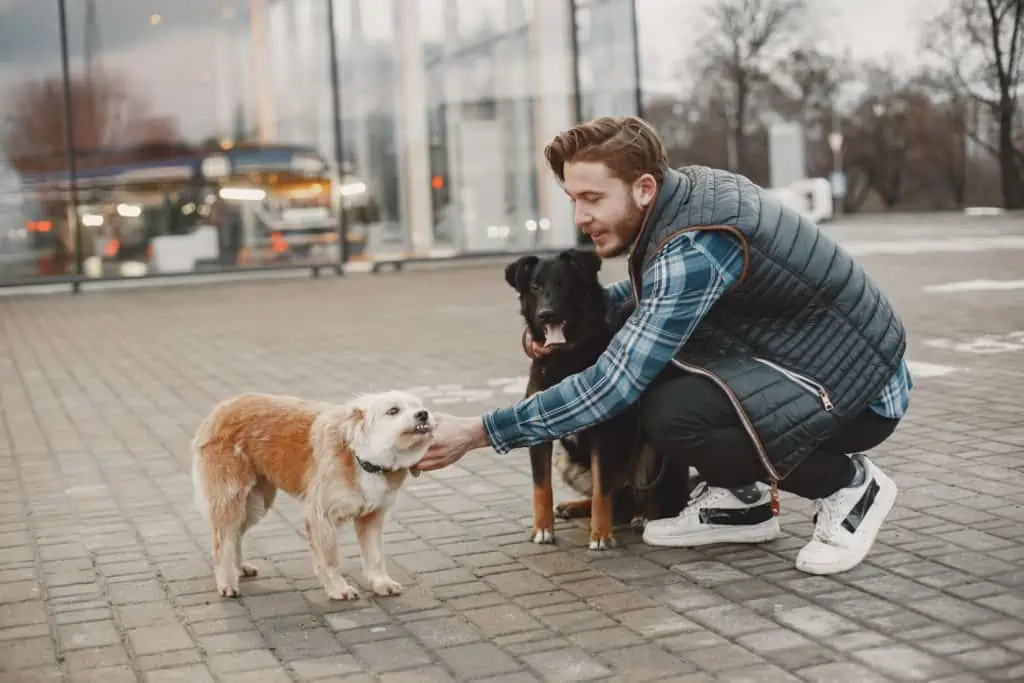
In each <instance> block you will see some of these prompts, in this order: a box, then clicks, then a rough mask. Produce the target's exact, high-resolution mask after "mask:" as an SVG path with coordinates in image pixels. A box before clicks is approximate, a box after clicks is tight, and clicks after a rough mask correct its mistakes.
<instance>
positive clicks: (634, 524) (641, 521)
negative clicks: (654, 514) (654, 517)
mask: <svg viewBox="0 0 1024 683" xmlns="http://www.w3.org/2000/svg"><path fill="white" fill-rule="evenodd" d="M647 521H648V520H647V518H646V517H643V516H641V515H637V516H636V517H634V518H633V519H631V520H629V526H630V528H632V529H633V530H634V531H643V530H644V529H645V528H646V527H647Z"/></svg>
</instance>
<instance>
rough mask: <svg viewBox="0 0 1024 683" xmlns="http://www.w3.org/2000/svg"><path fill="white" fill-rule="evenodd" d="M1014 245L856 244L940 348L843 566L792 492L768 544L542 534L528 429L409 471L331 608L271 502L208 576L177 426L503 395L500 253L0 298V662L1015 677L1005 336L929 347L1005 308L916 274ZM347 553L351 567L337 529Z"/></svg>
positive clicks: (59, 673)
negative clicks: (486, 448)
mask: <svg viewBox="0 0 1024 683" xmlns="http://www.w3.org/2000/svg"><path fill="white" fill-rule="evenodd" d="M1019 261H1020V259H1019V254H1014V253H1013V252H1007V253H1000V252H988V253H985V254H979V255H976V256H975V257H973V259H972V260H971V261H970V262H966V261H965V259H963V258H961V257H958V256H954V255H950V254H939V255H933V256H929V257H928V258H927V259H911V260H910V261H908V260H907V259H906V258H905V257H885V256H879V257H871V258H870V259H869V267H870V269H871V270H872V272H875V273H877V274H878V276H879V277H880V278H881V279H882V280H883V281H884V282H885V283H886V285H887V286H889V287H891V288H892V291H893V292H894V295H895V298H896V300H897V302H898V304H899V305H900V307H901V310H903V311H904V313H905V314H906V317H907V320H908V323H909V326H910V329H911V332H912V334H913V335H914V336H913V339H912V343H911V354H912V355H911V357H912V359H914V360H918V361H926V362H930V363H934V364H945V365H947V366H950V367H953V366H956V367H957V371H956V372H953V373H952V374H949V375H946V376H939V377H923V378H919V379H918V386H917V389H916V390H915V395H914V405H913V408H912V412H911V415H910V417H909V418H908V420H907V422H906V423H905V424H904V425H903V426H902V427H901V428H900V430H899V431H898V433H897V435H896V436H895V437H894V438H893V440H892V441H891V442H890V443H888V444H886V445H884V446H883V447H881V448H880V449H878V451H877V458H878V460H879V461H880V463H881V464H882V466H883V467H885V468H886V469H887V470H888V471H890V472H891V473H892V474H893V475H894V478H895V479H896V480H897V482H898V483H899V484H900V486H901V489H902V494H901V496H900V498H899V499H898V501H897V507H896V509H895V511H894V514H893V516H892V518H891V523H890V524H889V525H888V526H887V527H886V528H885V529H884V530H883V532H882V534H881V536H880V539H879V542H878V543H877V544H876V547H875V549H874V551H873V552H872V554H871V555H870V556H869V558H868V560H867V562H866V563H865V564H863V565H862V566H861V567H859V568H857V569H856V570H855V571H853V572H850V573H848V574H846V575H843V576H839V577H834V578H821V577H810V576H807V575H803V574H800V573H799V572H797V571H796V570H795V569H794V568H793V564H792V563H793V559H794V557H795V554H796V552H797V550H798V549H799V547H800V546H801V544H802V543H803V542H804V541H805V539H806V538H808V536H809V534H810V530H811V521H810V517H809V511H810V506H809V504H806V503H805V502H803V501H797V500H794V499H791V498H789V497H786V496H784V497H783V518H782V522H783V528H784V531H785V532H786V533H787V535H786V536H784V537H783V538H782V539H780V540H778V541H776V542H773V543H771V544H768V545H765V546H763V547H757V548H744V547H736V546H722V547H715V548H707V549H703V550H659V549H652V548H646V547H644V546H643V545H642V544H641V543H640V542H639V539H638V537H637V536H636V535H635V534H631V533H630V532H629V531H625V530H624V531H620V532H619V534H618V538H619V542H620V544H621V546H620V547H619V548H617V549H614V550H610V551H606V552H604V553H597V552H592V551H589V550H587V549H586V534H585V531H584V529H583V527H582V526H580V525H577V524H573V523H561V526H560V528H559V529H558V533H559V545H558V546H556V547H549V546H536V545H533V544H531V543H529V542H528V541H527V539H528V531H529V515H530V504H529V490H530V484H529V467H528V461H527V458H526V457H525V453H513V454H509V455H507V456H504V457H498V456H496V455H495V454H493V453H489V452H488V453H483V452H480V453H479V454H474V455H471V456H469V457H468V458H467V459H466V460H464V461H463V463H462V464H461V465H460V466H456V467H452V468H450V469H448V470H445V471H443V472H440V473H435V474H432V475H425V476H423V477H421V478H420V479H418V480H416V481H415V482H414V483H413V484H412V486H411V488H410V489H409V490H408V495H407V496H406V497H405V500H404V503H403V504H402V505H401V507H400V509H399V510H398V511H397V512H396V514H395V516H394V517H393V519H392V520H391V521H390V522H389V524H388V526H387V537H386V543H387V553H388V558H389V563H390V566H391V567H393V568H394V574H395V576H396V578H397V579H398V580H400V581H402V582H403V583H404V584H405V586H406V592H405V593H404V594H403V595H402V596H399V597H394V598H365V597H364V598H363V599H362V600H361V601H359V602H358V603H354V604H348V603H331V602H329V601H328V600H326V598H325V596H324V594H323V591H322V589H321V588H320V587H319V585H318V584H317V581H316V579H315V578H314V576H313V574H312V570H311V567H310V563H309V559H308V555H307V552H306V544H305V541H304V540H303V538H302V537H301V536H300V535H299V533H298V528H299V527H298V519H299V514H298V513H299V508H298V506H297V505H296V504H295V503H294V502H293V501H291V500H288V499H287V498H284V499H282V498H280V497H279V499H278V500H279V501H281V503H280V504H279V506H278V508H277V512H275V513H274V514H272V515H270V516H268V518H267V519H266V520H265V521H264V522H263V523H261V524H260V525H259V526H258V527H257V528H256V529H255V530H254V531H253V532H251V533H250V535H249V537H248V538H249V541H248V545H247V554H248V556H249V557H250V559H252V560H253V562H254V563H255V564H257V565H258V567H259V568H260V570H261V576H260V577H259V578H257V579H254V580H248V581H246V582H244V583H243V588H242V590H243V595H244V597H243V598H242V599H241V600H224V599H220V598H218V597H217V596H216V594H215V592H214V585H213V578H212V572H211V567H210V563H209V535H208V531H207V529H206V527H205V525H204V523H203V522H202V521H201V519H200V517H199V515H198V513H197V512H196V511H195V509H194V508H193V504H192V498H191V488H190V483H189V480H188V476H187V470H188V467H187V445H188V442H189V440H190V438H191V434H192V431H193V430H194V428H195V425H196V423H197V421H198V420H199V419H200V417H201V416H202V414H203V413H205V411H206V410H208V408H209V407H210V406H211V404H212V403H213V402H214V401H216V400H219V399H220V398H222V397H224V396H226V395H228V394H230V393H233V392H237V391H242V390H251V389H258V390H272V391H280V392H293V393H298V394H302V395H305V396H312V397H320V398H325V399H343V398H344V397H346V396H347V395H348V394H349V393H350V392H354V391H360V390H374V389H383V388H389V387H411V386H421V387H430V388H429V389H420V390H421V391H424V392H425V393H426V394H427V395H428V396H429V397H430V398H431V400H432V401H434V402H435V405H436V407H437V408H439V409H446V410H451V411H452V412H459V413H463V414H469V413H470V412H471V411H472V412H478V411H480V410H483V409H486V408H489V407H492V406H498V405H501V404H502V403H503V402H505V401H508V400H510V399H512V398H514V396H512V395H511V393H508V392H514V391H516V390H517V389H516V387H515V383H514V382H513V381H512V378H516V377H518V376H521V375H522V374H523V373H524V369H525V366H526V363H525V360H524V359H523V358H522V356H521V354H520V351H519V347H518V339H517V335H518V331H519V329H520V326H519V322H518V320H517V318H516V315H517V312H516V304H515V302H514V300H513V298H512V294H511V291H510V290H508V289H507V287H506V285H505V284H504V282H503V281H502V277H501V272H500V266H491V267H483V268H467V269H454V270H447V271H437V272H420V273H412V272H407V273H406V274H404V275H400V276H390V275H389V276H384V277H380V278H372V277H370V276H361V277H352V278H350V279H348V280H346V281H339V280H337V279H333V278H331V279H321V280H315V281H314V280H283V281H276V282H258V283H241V284H238V283H236V284H220V285H201V286H184V287H174V288H167V289H142V290H134V291H118V292H93V293H86V294H85V295H82V296H80V297H77V298H75V297H71V296H68V295H53V296H38V297H33V296H28V297H17V298H7V299H0V329H2V334H0V406H2V410H3V418H4V419H3V421H2V422H0V680H2V681H5V682H6V681H11V682H12V683H15V682H17V683H30V682H35V681H70V682H74V683H79V682H83V683H84V682H86V681H95V682H102V683H122V681H147V682H150V683H171V682H183V683H203V682H207V681H220V682H222V683H233V682H235V681H245V682H246V683H260V682H264V681H265V682H268V683H270V682H273V683H276V682H278V681H281V682H284V681H321V680H322V681H328V680H329V681H338V682H341V683H357V682H363V681H382V682H387V683H399V682H402V681H416V682H422V683H430V682H432V681H452V680H458V681H470V680H473V681H491V682H492V683H499V682H500V683H520V682H525V681H536V680H542V681H586V680H615V681H677V682H679V683H684V682H685V683H702V682H707V681H723V682H733V683H740V682H742V681H757V682H758V683H771V682H773V681H812V682H818V681H820V682H827V683H840V682H842V681H856V682H857V683H863V682H867V681H886V680H893V681H899V680H911V681H913V680H919V681H930V682H936V683H937V682H940V681H942V682H946V683H952V682H953V681H957V682H961V681H1012V680H1021V679H1024V598H1022V597H1021V596H1022V595H1024V591H1022V585H1024V563H1022V559H1024V524H1022V521H1024V508H1022V503H1024V489H1022V486H1021V485H1022V483H1024V482H1022V476H1021V467H1022V462H1024V460H1022V449H1024V419H1022V417H1021V415H1022V411H1021V408H1020V401H1019V396H1020V386H1022V380H1024V351H1020V350H1018V351H1013V350H1011V351H1008V352H1004V353H993V354H988V355H979V354H967V353H963V352H958V351H956V350H955V348H951V346H950V344H947V345H946V346H945V347H943V346H942V345H941V344H940V345H935V344H934V343H933V344H931V345H929V344H926V343H925V342H926V341H927V340H929V339H934V338H940V337H941V338H945V339H948V340H954V341H955V340H963V339H968V338H972V337H974V336H978V334H980V333H991V334H997V333H1011V332H1013V331H1015V330H1024V304H1022V303H1021V302H1020V301H1019V299H1021V297H1020V296H1019V292H1017V293H1016V296H1015V293H1014V292H1012V291H1009V292H995V293H992V292H988V293H977V294H970V293H965V294H962V295H952V296H935V295H929V294H926V293H922V292H921V290H920V286H921V285H922V284H927V283H929V282H938V281H943V280H951V279H967V278H968V277H982V276H984V277H1006V278H1009V277H1017V278H1020V277H1021V271H1022V267H1021V266H1020V265H1019ZM929 267H930V268H934V269H936V270H928V268H929ZM972 269H973V271H972ZM612 270H615V268H613V269H612ZM967 271H972V272H971V273H968V274H967V275H965V276H964V277H963V278H960V277H959V274H960V273H961V272H967ZM954 273H955V274H957V277H955V278H954V277H953V274H954ZM502 378H505V379H504V380H502ZM965 379H967V380H969V381H964V380H965ZM505 382H507V383H505ZM455 385H457V386H455ZM506 386H511V388H509V389H507V391H506ZM567 495H568V494H567V493H566V492H565V491H564V490H559V491H558V492H557V493H556V497H558V498H559V499H564V498H565V497H566V496H567ZM342 549H343V557H344V567H343V568H344V569H345V570H346V571H347V573H348V574H347V575H349V576H352V577H353V578H355V579H356V580H357V581H359V577H358V574H357V573H355V572H354V570H356V569H357V568H358V558H357V555H356V547H355V545H354V539H353V534H352V533H351V532H350V531H347V532H345V533H344V534H343V535H342ZM364 595H365V591H364Z"/></svg>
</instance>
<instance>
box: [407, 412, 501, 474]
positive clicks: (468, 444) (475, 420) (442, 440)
mask: <svg viewBox="0 0 1024 683" xmlns="http://www.w3.org/2000/svg"><path fill="white" fill-rule="evenodd" d="M487 445H489V444H488V441H487V432H486V431H485V430H484V423H483V420H482V419H481V418H479V417H456V416H455V415H438V416H437V429H435V430H434V441H433V443H431V444H430V448H429V449H428V450H427V454H426V455H425V456H424V457H423V459H422V460H420V461H419V463H417V464H416V468H417V469H419V470H420V471H422V472H429V471H431V470H439V469H441V468H443V467H448V466H449V465H452V464H454V463H456V462H458V461H459V460H461V459H462V456H464V455H465V454H466V453H468V452H469V451H471V450H473V449H475V448H483V447H485V446H487Z"/></svg>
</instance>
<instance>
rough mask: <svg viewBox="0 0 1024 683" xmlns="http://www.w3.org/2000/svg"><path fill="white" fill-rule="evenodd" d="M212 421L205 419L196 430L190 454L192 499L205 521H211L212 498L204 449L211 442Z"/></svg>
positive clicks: (208, 418)
mask: <svg viewBox="0 0 1024 683" xmlns="http://www.w3.org/2000/svg"><path fill="white" fill-rule="evenodd" d="M212 422H213V421H212V419H211V418H210V417H207V418H205V419H204V420H203V421H202V422H201V423H199V427H198V428H197V429H196V434H195V436H194V437H193V438H192V444H191V446H190V448H189V452H190V454H191V456H192V498H193V501H194V503H195V506H196V509H197V510H199V514H201V515H202V516H203V519H205V520H207V521H209V519H210V498H209V496H207V493H206V484H205V481H206V472H205V471H204V470H205V468H204V466H203V465H204V463H203V448H204V447H205V446H206V444H207V442H208V441H209V440H210V435H211V430H212V427H213V425H212Z"/></svg>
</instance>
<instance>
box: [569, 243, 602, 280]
mask: <svg viewBox="0 0 1024 683" xmlns="http://www.w3.org/2000/svg"><path fill="white" fill-rule="evenodd" d="M560 256H561V257H562V259H563V260H565V261H567V262H568V263H569V265H570V266H572V267H573V268H575V269H576V270H577V271H578V272H579V273H580V274H582V275H583V276H584V277H588V278H591V277H596V276H597V273H598V272H599V271H600V270H601V257H600V256H598V255H597V252H594V251H589V250H584V249H566V250H565V251H563V252H562V253H561V254H560Z"/></svg>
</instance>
